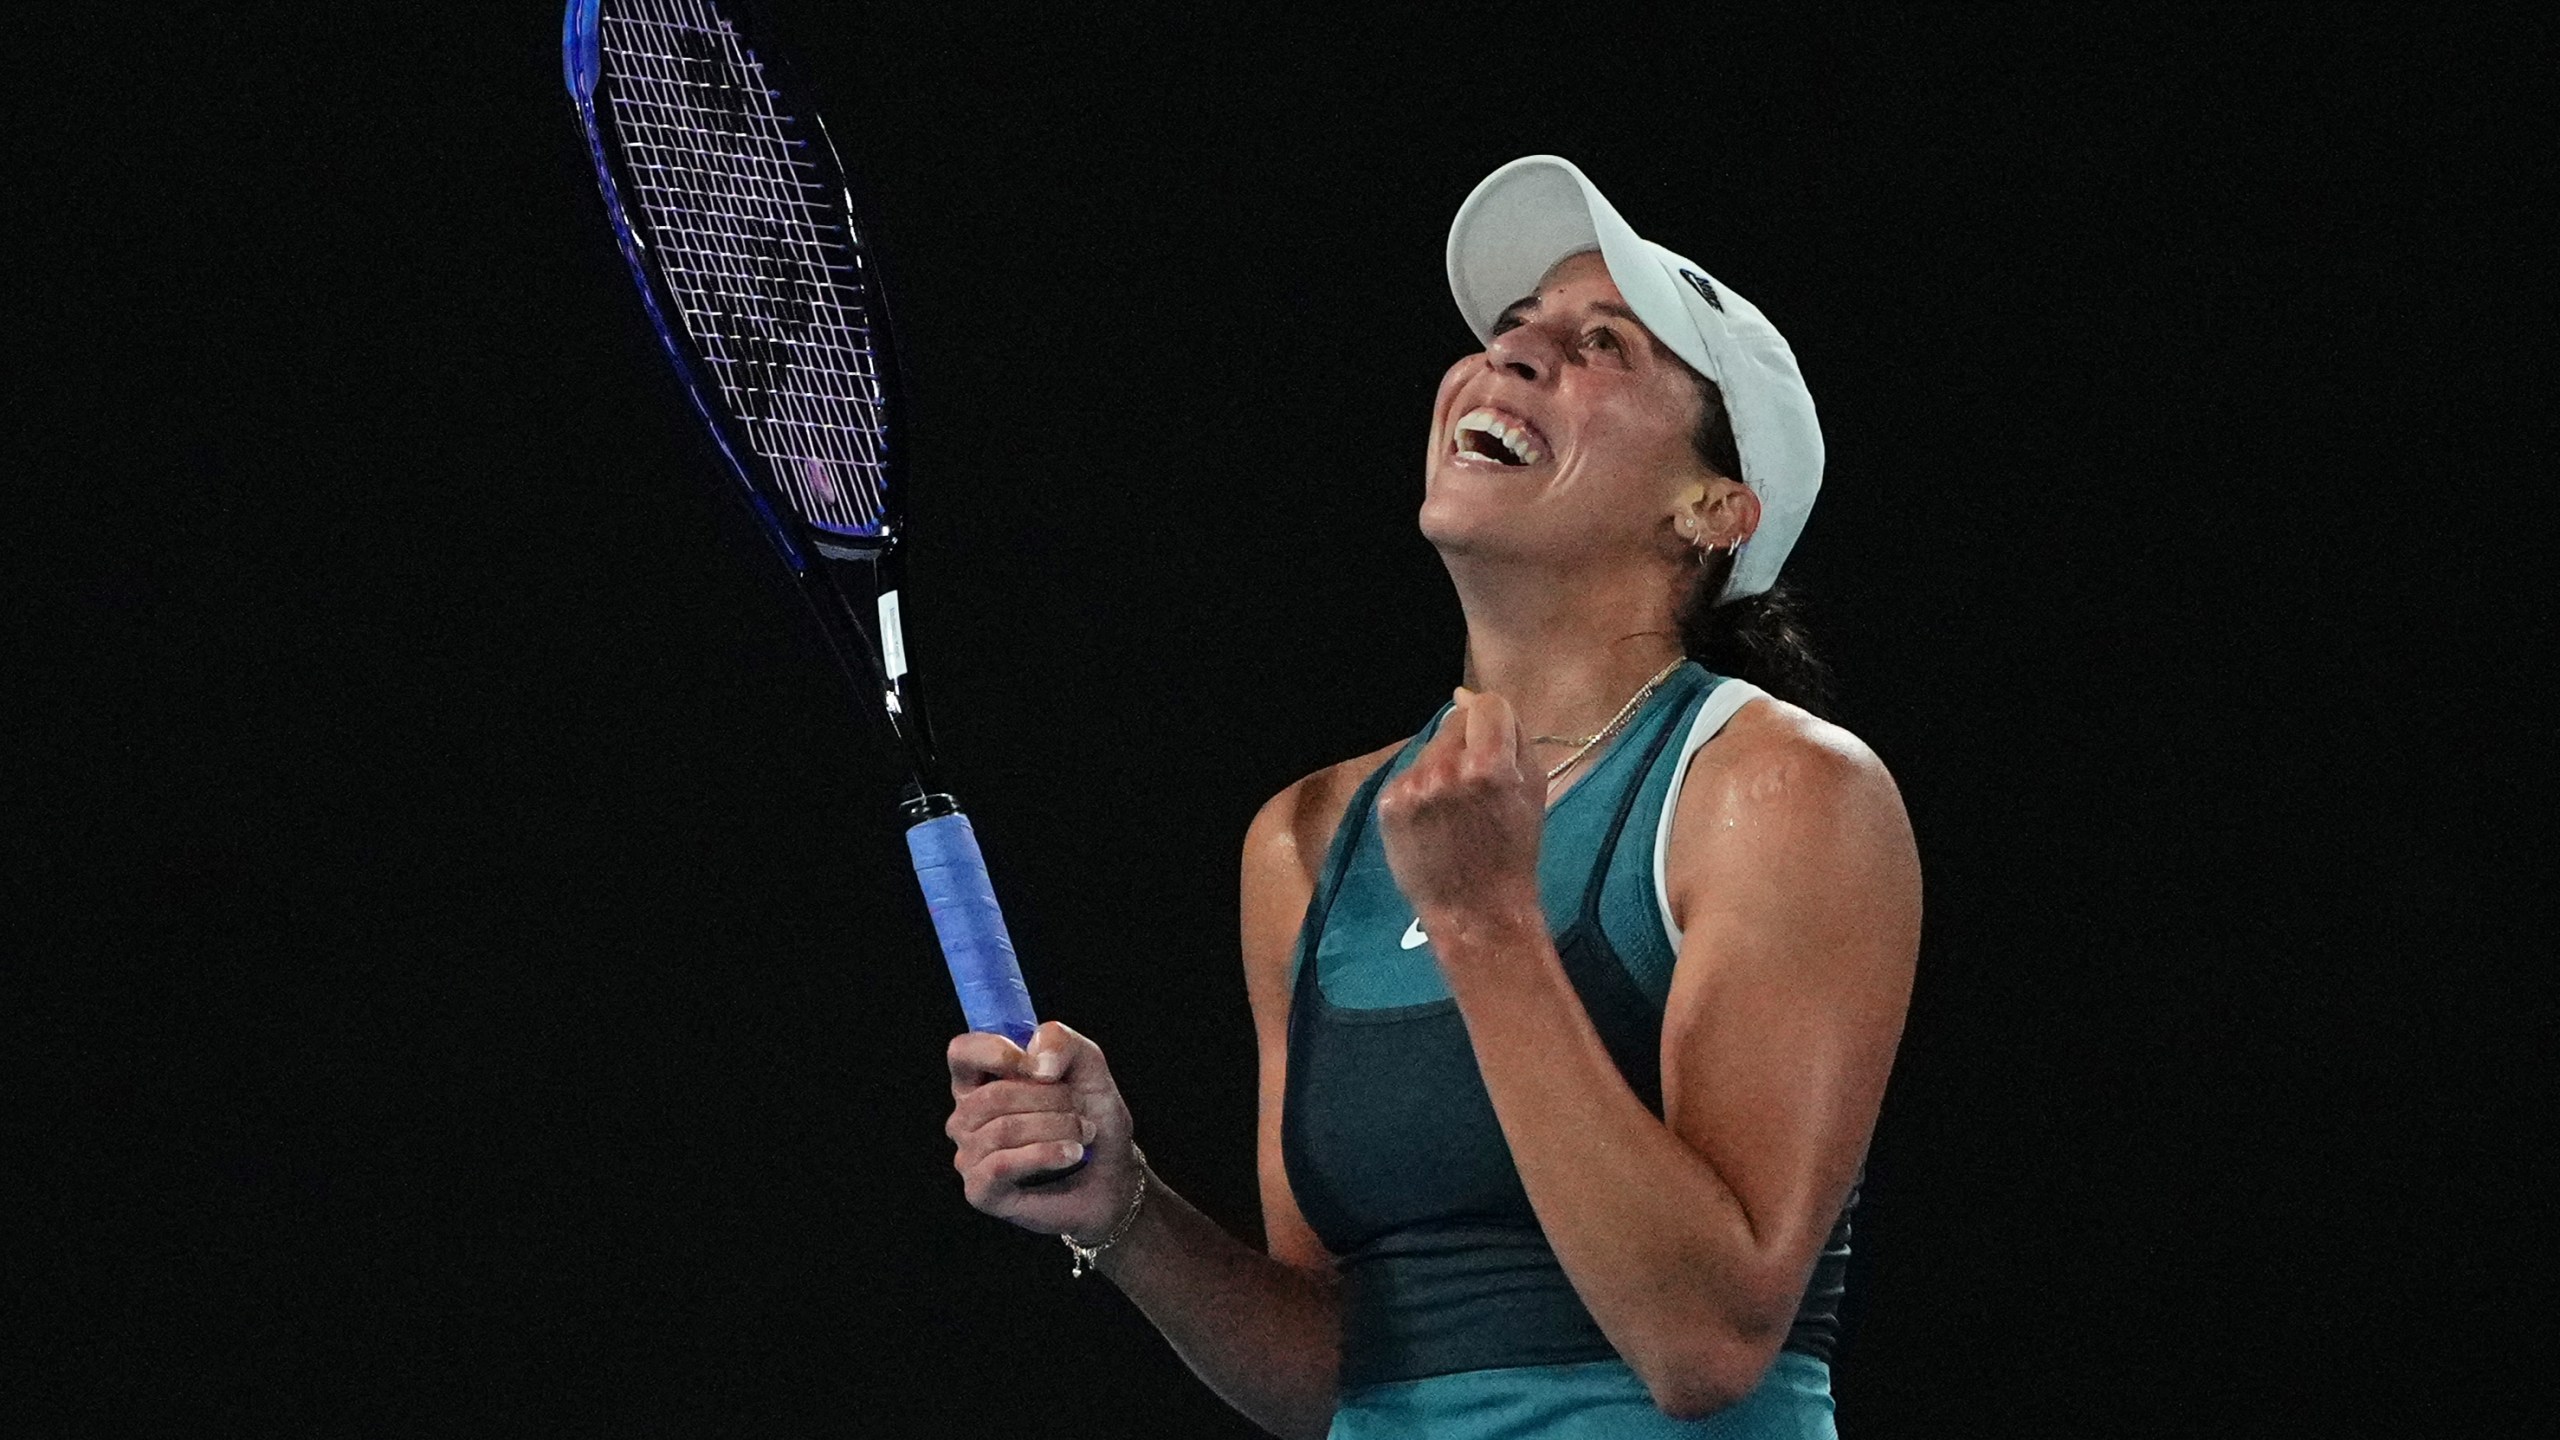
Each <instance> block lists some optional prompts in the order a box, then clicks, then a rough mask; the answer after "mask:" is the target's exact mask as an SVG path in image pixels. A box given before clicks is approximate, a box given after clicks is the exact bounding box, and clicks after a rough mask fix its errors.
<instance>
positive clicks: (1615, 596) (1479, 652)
mask: <svg viewBox="0 0 2560 1440" xmlns="http://www.w3.org/2000/svg"><path fill="white" fill-rule="evenodd" d="M1446 559H1447V563H1448V566H1449V576H1450V578H1451V579H1452V580H1453V581H1455V582H1456V583H1457V587H1458V604H1459V607H1460V608H1461V609H1462V610H1464V611H1465V612H1466V617H1467V668H1466V684H1467V687H1468V688H1469V689H1471V690H1483V691H1491V692H1493V693H1495V694H1498V695H1500V696H1502V697H1503V698H1504V699H1505V700H1507V701H1509V702H1510V703H1511V708H1512V710H1513V711H1514V712H1515V713H1516V714H1518V715H1519V717H1520V723H1521V726H1522V727H1523V728H1524V729H1526V730H1527V731H1528V733H1529V734H1531V735H1587V734H1589V733H1591V732H1592V731H1594V730H1597V729H1599V728H1600V727H1601V726H1602V725H1604V724H1606V723H1607V722H1608V720H1609V718H1610V717H1611V716H1612V715H1615V714H1616V713H1617V712H1618V709H1619V707H1620V706H1623V705H1624V704H1626V702H1627V697H1628V696H1630V695H1633V694H1635V693H1636V691H1637V690H1639V689H1641V688H1642V687H1643V685H1644V683H1645V682H1646V681H1647V680H1649V679H1651V678H1653V676H1654V674H1655V672H1657V671H1659V670H1661V669H1662V667H1663V666H1664V665H1666V664H1669V663H1670V662H1671V661H1673V660H1675V659H1678V658H1679V656H1680V631H1679V623H1678V618H1677V616H1676V615H1675V614H1674V613H1673V610H1672V592H1673V581H1672V579H1671V578H1670V577H1668V576H1666V575H1663V574H1661V573H1659V570H1658V568H1656V567H1651V566H1646V567H1630V568H1627V569H1624V570H1618V571H1603V572H1598V573H1592V572H1581V573H1575V574H1572V575H1570V576H1567V575H1561V574H1555V573H1551V572H1545V571H1533V570H1532V569H1531V568H1529V567H1524V566H1522V565H1520V564H1519V563H1518V562H1516V561H1502V562H1495V561H1489V560H1478V559H1469V558H1466V557H1460V556H1448V557H1446ZM1546 748H1548V747H1541V750H1542V752H1543V751H1544V750H1545V749H1546ZM1563 753H1564V752H1562V751H1560V750H1559V751H1557V752H1555V758H1559V759H1560V758H1562V756H1563Z"/></svg>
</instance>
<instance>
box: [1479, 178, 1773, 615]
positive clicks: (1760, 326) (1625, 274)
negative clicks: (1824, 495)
mask: <svg viewBox="0 0 2560 1440" xmlns="http://www.w3.org/2000/svg"><path fill="white" fill-rule="evenodd" d="M1594 248H1596V249H1598V250H1599V252H1600V259H1601V262H1602V263H1603V264H1605V265H1607V266H1608V267H1609V278H1610V279H1611V280H1614V281H1616V282H1617V286H1618V292H1619V293H1620V294H1622V295H1624V296H1626V297H1627V307H1628V308H1629V309H1631V310H1633V311H1635V312H1636V318H1638V319H1640V320H1642V321H1643V322H1644V326H1645V328H1646V329H1648V330H1650V331H1652V332H1653V333H1654V336H1655V338H1657V339H1659V340H1660V341H1662V343H1663V344H1665V345H1668V346H1669V347H1671V352H1672V353H1673V354H1675V355H1677V356H1679V357H1680V358H1681V359H1683V360H1685V361H1687V362H1689V364H1690V366H1691V367H1692V368H1694V369H1695V370H1697V372H1698V373H1699V374H1701V375H1704V376H1706V377H1707V378H1708V379H1710V380H1712V381H1714V382H1715V383H1716V388H1717V389H1718V390H1720V391H1722V392H1723V393H1724V404H1725V410H1726V413H1727V414H1729V415H1730V416H1731V417H1732V419H1733V439H1734V448H1735V449H1737V450H1738V451H1740V452H1741V455H1742V474H1741V476H1740V477H1738V478H1740V479H1741V481H1742V483H1743V484H1745V485H1748V486H1750V487H1751V489H1752V492H1753V493H1754V494H1757V495H1758V496H1759V497H1760V528H1759V530H1758V531H1756V532H1754V533H1753V535H1752V537H1751V539H1750V540H1749V541H1748V542H1747V543H1745V544H1744V545H1743V547H1742V551H1741V553H1740V554H1739V555H1738V556H1736V557H1735V560H1734V566H1733V575H1732V578H1731V579H1730V580H1728V581H1727V582H1726V584H1725V592H1724V595H1723V596H1722V599H1723V600H1739V599H1741V598H1742V597H1744V596H1746V595H1757V594H1759V593H1760V592H1761V591H1763V590H1766V589H1768V588H1769V587H1770V585H1771V584H1773V583H1775V582H1776V580H1777V578H1778V567H1779V566H1781V565H1784V564H1785V563H1786V560H1787V552H1788V551H1789V550H1792V549H1794V548H1795V543H1796V536H1798V535H1799V534H1801V533H1803V531H1804V522H1805V517H1806V516H1808V515H1810V514H1812V513H1813V497H1814V495H1815V493H1816V492H1818V491H1820V490H1821V489H1822V426H1821V425H1820V424H1819V423H1818V422H1817V421H1816V420H1815V419H1814V414H1813V396H1812V394H1811V393H1810V392H1808V391H1807V390H1806V389H1805V388H1804V376H1803V374H1802V373H1800V372H1799V371H1798V370H1797V369H1796V355H1795V351H1793V350H1791V349H1789V348H1788V346H1787V340H1786V337H1785V336H1783V335H1780V334H1779V333H1778V330H1777V327H1776V326H1774V325H1771V324H1770V323H1769V320H1768V317H1767V316H1765V315H1762V314H1761V313H1760V309H1759V307H1758V306H1756V305H1753V304H1752V303H1751V302H1750V301H1748V300H1745V299H1743V298H1742V297H1741V296H1739V295H1737V294H1735V293H1734V292H1733V290H1732V288H1731V287H1730V286H1727V285H1726V284H1725V283H1724V282H1722V281H1720V280H1717V279H1715V278H1714V277H1712V276H1710V275H1708V274H1707V272H1706V271H1705V270H1704V269H1702V268H1700V267H1699V266H1698V265H1697V264H1695V263H1694V262H1692V261H1689V260H1686V259H1683V258H1681V257H1680V256H1678V255H1674V254H1673V253H1671V252H1670V251H1668V250H1665V249H1663V248H1662V247H1661V246H1659V245H1656V244H1654V243H1653V242H1652V241H1650V240H1647V239H1645V238H1643V237H1642V236H1640V235H1638V234H1636V232H1635V231H1634V230H1633V229H1631V228H1629V227H1628V225H1627V222H1626V221H1625V220H1624V219H1623V218H1621V217H1620V216H1619V214H1618V211H1617V207H1615V206H1613V205H1611V204H1610V203H1609V201H1608V199H1607V197H1605V196H1603V195H1602V194H1601V193H1600V191H1599V188H1598V187H1597V186H1595V185H1593V184H1592V183H1591V182H1590V181H1589V180H1587V179H1585V178H1583V174H1582V172H1581V171H1580V170H1577V169H1575V168H1574V166H1573V164H1572V163H1571V162H1570V161H1566V160H1560V159H1557V158H1556V157H1555V156H1553V155H1532V156H1529V157H1528V158H1527V159H1525V160H1514V161H1512V162H1511V163H1510V164H1508V165H1505V166H1503V167H1502V168H1501V169H1499V170H1496V171H1494V172H1493V173H1492V174H1491V175H1488V176H1486V177H1485V179H1484V183H1483V184H1481V185H1478V186H1477V187H1476V188H1475V193H1474V194H1472V195H1469V196H1468V197H1467V202H1466V203H1465V204H1463V205H1461V206H1459V207H1458V218H1457V219H1456V220H1455V221H1454V222H1452V223H1451V224H1450V226H1449V289H1450V292H1451V293H1452V294H1454V295H1456V296H1457V297H1458V310H1459V313H1461V314H1463V315H1465V316H1466V317H1467V323H1468V324H1469V325H1471V326H1473V327H1474V328H1475V332H1476V338H1478V339H1480V340H1490V339H1492V337H1493V322H1494V321H1495V320H1496V319H1498V318H1500V317H1501V314H1502V310H1503V307H1504V306H1506V305H1509V304H1510V303H1511V302H1512V301H1514V300H1517V299H1520V298H1521V297H1522V296H1524V295H1529V294H1532V293H1534V292H1535V291H1536V290H1537V288H1538V280H1539V278H1540V277H1542V276H1544V275H1545V274H1546V273H1547V270H1548V269H1549V267H1551V266H1553V265H1554V264H1555V263H1556V262H1557V261H1559V260H1562V259H1563V258H1565V257H1566V256H1568V255H1573V254H1577V253H1579V252H1581V251H1584V250H1590V249H1594ZM1719 603H1721V602H1719Z"/></svg>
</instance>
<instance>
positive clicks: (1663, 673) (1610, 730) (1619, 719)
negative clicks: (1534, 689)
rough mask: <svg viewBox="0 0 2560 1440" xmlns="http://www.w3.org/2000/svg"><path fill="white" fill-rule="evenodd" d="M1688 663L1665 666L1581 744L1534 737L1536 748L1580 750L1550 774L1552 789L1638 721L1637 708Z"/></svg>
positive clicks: (1684, 658) (1561, 738)
mask: <svg viewBox="0 0 2560 1440" xmlns="http://www.w3.org/2000/svg"><path fill="white" fill-rule="evenodd" d="M1688 662H1689V657H1688V656H1686V655H1683V656H1681V657H1680V658H1679V659H1677V660H1674V661H1672V662H1671V663H1670V664H1668V665H1665V666H1663V667H1662V668H1661V669H1659V670H1656V671H1654V672H1653V678H1652V679H1650V680H1647V681H1646V682H1644V688H1643V689H1641V690H1638V691H1637V692H1636V693H1634V694H1633V695H1630V696H1628V697H1627V703H1626V704H1624V705H1621V706H1619V707H1618V713H1617V714H1616V715H1613V716H1611V717H1610V719H1609V723H1608V724H1606V725H1603V726H1601V727H1600V728H1599V729H1598V730H1597V731H1595V732H1593V733H1592V734H1589V735H1585V736H1583V737H1582V738H1581V739H1579V740H1573V739H1567V738H1566V737H1564V736H1562V735H1537V736H1532V737H1530V738H1531V742H1532V743H1534V744H1539V745H1572V746H1577V747H1579V748H1577V749H1576V750H1575V751H1574V752H1573V753H1572V754H1570V755H1567V756H1566V757H1564V758H1563V759H1562V760H1559V761H1557V762H1556V766H1555V768H1554V769H1552V770H1549V771H1548V772H1547V783H1548V784H1551V785H1552V784H1554V783H1555V778H1556V777H1557V776H1559V775H1561V774H1563V773H1564V772H1566V771H1567V770H1570V769H1572V768H1573V767H1574V766H1575V765H1577V764H1579V763H1581V760H1582V757H1583V756H1585V755H1588V754H1590V753H1591V747H1592V746H1594V745H1597V744H1599V743H1600V742H1601V741H1603V740H1606V739H1608V738H1609V737H1610V736H1612V735H1615V734H1617V733H1618V730H1619V728H1620V727H1622V726H1624V725H1625V724H1626V723H1627V721H1628V720H1629V719H1631V718H1633V717H1634V715H1635V713H1636V709H1637V707H1639V706H1641V705H1643V704H1644V702H1645V700H1646V698H1647V697H1648V696H1650V695H1652V694H1653V692H1654V691H1656V690H1658V689H1660V688H1662V682H1663V681H1665V680H1668V679H1670V678H1671V672H1672V671H1674V670H1677V669H1679V668H1680V667H1681V666H1683V665H1685V664H1687V663H1688Z"/></svg>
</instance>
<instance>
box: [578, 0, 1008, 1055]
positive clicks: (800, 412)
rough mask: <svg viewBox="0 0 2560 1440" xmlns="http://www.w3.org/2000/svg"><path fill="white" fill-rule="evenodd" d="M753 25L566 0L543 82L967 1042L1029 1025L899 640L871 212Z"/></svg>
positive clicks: (896, 522) (900, 511) (900, 418)
mask: <svg viewBox="0 0 2560 1440" xmlns="http://www.w3.org/2000/svg"><path fill="white" fill-rule="evenodd" d="M757 38H758V36H757V35H756V34H755V33H753V32H752V30H751V17H750V16H749V15H746V14H743V13H740V11H739V10H738V8H737V7H736V6H735V5H732V4H725V3H714V0H570V4H569V7H568V15H567V17H566V20H565V21H564V23H563V26H562V35H561V60H562V68H563V69H564V71H565V72H566V75H567V79H568V82H569V96H570V99H571V100H572V101H573V102H575V104H576V106H577V112H578V124H579V127H580V128H581V129H582V130H583V131H584V132H585V134H586V140H587V152H588V155H589V156H590V158H592V159H593V160H594V162H595V169H596V184H597V185H598V187H599V188H601V189H602V190H603V192H604V208H605V214H606V216H607V218H608V219H610V220H611V221H612V222H613V234H614V239H615V241H616V242H617V243H618V244H619V245H620V246H621V249H622V255H623V258H624V259H625V260H627V261H628V262H630V266H631V278H632V279H633V280H635V281H636V282H638V284H639V286H640V303H641V305H642V307H643V308H645V309H646V310H647V311H648V312H649V320H650V323H651V324H653V325H655V326H656V327H657V331H658V337H659V339H661V340H662V341H664V342H665V344H666V350H667V356H668V358H669V359H670V360H672V361H673V362H674V364H675V369H676V374H677V375H678V377H680V378H681V379H682V380H683V382H684V388H685V391H686V393H687V394H688V395H689V396H691V397H692V400H693V408H694V410H695V411H696V412H697V413H698V414H700V415H701V417H702V420H703V423H704V424H705V425H707V426H708V427H710V430H711V438H712V439H713V441H714V442H715V443H716V445H717V448H718V450H719V452H720V455H721V457H722V458H723V459H724V460H725V461H726V462H727V468H728V470H729V473H730V476H731V478H732V479H734V480H735V481H736V482H737V486H738V490H739V492H740V493H741V494H742V495H743V497H744V498H745V500H746V502H747V508H748V510H749V511H751V512H752V513H753V514H754V515H755V517H756V520H757V521H758V522H759V523H760V524H761V526H762V527H763V530H764V533H765V536H766V538H768V539H769V540H771V541H772V542H773V548H774V549H775V550H776V551H777V552H779V553H780V554H781V556H782V559H783V563H785V564H786V565H788V566H790V567H791V573H792V574H793V575H794V576H796V577H798V579H799V581H800V589H801V593H802V594H804V595H805V596H807V597H808V600H809V605H810V608H811V609H812V610H814V611H816V612H817V616H818V620H819V622H820V625H821V626H822V628H823V629H824V630H825V631H826V635H827V639H828V643H829V645H830V647H831V648H832V649H833V650H834V652H835V656H836V660H837V663H839V664H840V665H842V666H843V667H844V670H845V673H846V674H847V675H848V676H850V677H851V678H852V680H853V682H854V687H855V689H856V690H857V691H863V692H867V693H873V694H877V695H878V696H879V697H880V704H879V705H878V706H877V707H876V708H873V715H874V718H875V719H876V720H877V722H878V728H879V729H880V730H881V732H882V734H883V738H884V739H885V740H886V741H887V742H888V743H889V745H890V746H891V748H892V749H893V751H894V752H895V753H896V755H897V757H898V760H899V763H900V764H901V765H903V766H904V767H905V769H906V772H907V776H908V779H907V784H906V789H905V796H904V802H903V808H904V810H905V812H906V816H907V819H908V822H909V824H908V828H907V850H908V853H909V855H910V856H911V857H912V858H913V859H914V861H915V870H916V879H917V881H918V882H920V883H921V884H922V885H923V887H924V896H925V904H926V906H927V908H928V909H929V910H930V911H931V912H932V915H933V928H934V933H935V935H936V936H937V937H938V938H939V939H940V940H941V942H942V955H943V959H944V960H945V961H946V962H948V963H949V965H950V967H951V979H952V983H953V984H954V985H955V986H957V987H958V989H959V992H960V1007H961V1010H962V1012H963V1013H964V1014H965V1015H966V1016H967V1017H968V1024H969V1028H970V1029H972V1030H984V1031H991V1032H993V1033H996V1034H999V1035H1004V1036H1008V1037H1010V1038H1011V1039H1012V1040H1013V1041H1014V1043H1015V1044H1018V1045H1021V1044H1028V1043H1030V1040H1031V1032H1032V1029H1033V1027H1034V1026H1035V1025H1036V1024H1037V1023H1038V1022H1037V1021H1036V1019H1035V1018H1034V1016H1033V1014H1032V1010H1031V996H1030V992H1029V991H1027V990H1026V989H1024V988H1023V984H1022V971H1021V968H1020V967H1019V966H1018V965H1017V964H1016V963H1015V960H1014V954H1013V941H1012V939H1011V938H1010V937H1009V936H1008V935H1007V934H1006V933H1005V926H1004V913H1003V911H1001V910H1000V909H998V908H997V906H996V897H995V891H994V889H993V887H991V886H990V885H989V884H988V883H987V867H986V861H985V859H984V858H983V857H982V856H980V854H979V853H978V841H977V836H976V835H975V833H974V832H973V831H972V830H971V829H970V826H969V817H967V816H966V815H963V814H961V813H960V806H959V804H958V802H956V801H954V800H953V799H952V798H951V795H950V792H948V791H947V790H945V789H944V788H943V787H942V784H941V780H940V776H939V771H938V767H937V766H936V764H935V759H934V747H933V734H932V730H931V728H930V727H929V726H928V725H927V723H926V720H925V713H924V707H923V703H922V701H921V698H920V697H919V695H918V693H917V687H916V675H915V672H914V670H913V668H912V667H911V666H910V664H909V662H908V657H907V648H906V638H905V632H904V629H903V627H902V626H901V623H900V614H899V605H900V601H899V593H900V581H901V578H902V575H903V566H902V564H901V561H900V557H899V547H900V545H901V542H902V541H903V539H904V536H903V534H902V531H903V527H904V523H905V516H906V512H905V505H904V501H905V497H906V482H907V464H906V457H907V450H908V444H907V436H906V431H905V428H904V420H905V417H904V413H903V411H902V409H901V399H900V396H899V393H898V376H897V367H896V351H895V348H894V347H893V345H892V344H891V341H890V333H889V310H888V305H887V301H886V299H885V297H884V296H883V295H882V293H881V284H880V273H879V268H878V258H877V255H876V254H875V252H874V250H873V243H874V240H873V231H872V227H871V225H870V224H869V223H868V217H867V213H866V212H865V210H864V209H863V207H862V206H861V205H860V204H859V203H857V201H856V200H855V197H854V194H853V191H852V186H851V184H850V181H849V177H848V176H847V175H846V173H845V171H844V167H843V164H842V162H841V161H840V160H839V158H838V157H837V154H836V150H835V146H834V143H833V142H832V141H831V140H830V139H829V138H828V136H827V130H826V127H825V126H824V125H823V124H821V123H820V122H819V119H818V115H817V112H816V111H815V110H814V109H812V108H810V106H809V105H808V103H807V97H806V96H805V95H802V94H799V93H797V92H796V90H795V89H794V88H793V87H792V86H791V84H790V83H789V81H788V79H787V78H786V76H785V75H784V73H783V70H782V67H781V65H780V64H779V61H778V58H777V56H776V55H775V54H774V53H773V51H772V50H771V49H770V48H769V47H768V48H763V49H759V47H758V45H757V43H756V41H757Z"/></svg>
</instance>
